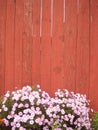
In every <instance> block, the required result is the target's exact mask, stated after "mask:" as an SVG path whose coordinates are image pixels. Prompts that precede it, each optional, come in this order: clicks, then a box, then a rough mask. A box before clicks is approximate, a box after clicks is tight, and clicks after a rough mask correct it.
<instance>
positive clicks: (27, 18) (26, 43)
mask: <svg viewBox="0 0 98 130" xmlns="http://www.w3.org/2000/svg"><path fill="white" fill-rule="evenodd" d="M23 17H24V23H23V24H24V29H23V46H22V47H23V59H22V62H23V68H22V82H23V83H22V84H23V85H31V82H32V73H31V70H32V66H31V65H32V61H31V60H32V53H31V51H32V50H31V45H32V0H24V15H23Z"/></svg>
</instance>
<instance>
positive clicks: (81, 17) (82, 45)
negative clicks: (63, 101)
mask: <svg viewBox="0 0 98 130" xmlns="http://www.w3.org/2000/svg"><path fill="white" fill-rule="evenodd" d="M77 26H78V27H77V29H78V32H77V63H76V65H77V68H76V92H81V93H85V94H87V95H88V89H89V53H90V52H89V51H90V50H89V0H86V1H85V0H81V1H79V5H78V23H77Z"/></svg>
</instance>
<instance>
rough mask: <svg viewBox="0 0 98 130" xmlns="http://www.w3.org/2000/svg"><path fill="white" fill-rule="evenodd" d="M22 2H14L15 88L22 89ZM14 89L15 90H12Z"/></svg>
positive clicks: (21, 0)
mask: <svg viewBox="0 0 98 130" xmlns="http://www.w3.org/2000/svg"><path fill="white" fill-rule="evenodd" d="M23 16H24V0H17V1H16V15H15V86H14V87H17V88H21V87H22V50H23V48H22V47H23V45H22V44H23V20H24V17H23ZM14 89H15V88H14Z"/></svg>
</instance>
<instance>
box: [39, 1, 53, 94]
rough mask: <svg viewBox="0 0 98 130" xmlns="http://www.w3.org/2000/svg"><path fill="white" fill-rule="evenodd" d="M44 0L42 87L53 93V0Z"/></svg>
mask: <svg viewBox="0 0 98 130" xmlns="http://www.w3.org/2000/svg"><path fill="white" fill-rule="evenodd" d="M42 2H43V3H42V38H41V87H42V89H44V90H45V91H47V92H49V93H51V77H50V76H51V35H50V26H51V0H48V1H46V0H43V1H42ZM46 10H47V11H46Z"/></svg>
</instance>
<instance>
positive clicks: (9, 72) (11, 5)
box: [5, 0, 15, 91]
mask: <svg viewBox="0 0 98 130" xmlns="http://www.w3.org/2000/svg"><path fill="white" fill-rule="evenodd" d="M14 31H15V1H14V0H9V1H7V15H6V46H5V60H6V61H5V91H7V90H10V91H12V90H13V88H14V58H15V57H14V52H15V46H14V41H15V35H14Z"/></svg>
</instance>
